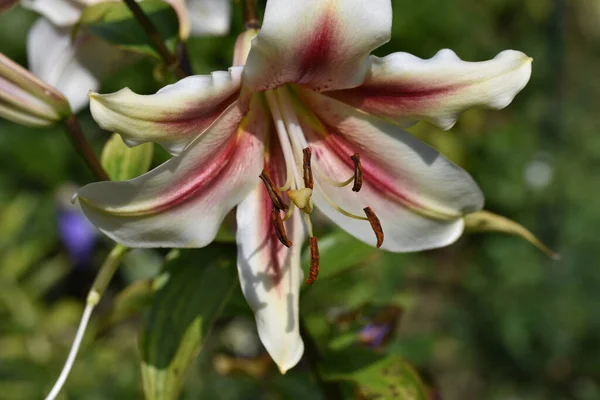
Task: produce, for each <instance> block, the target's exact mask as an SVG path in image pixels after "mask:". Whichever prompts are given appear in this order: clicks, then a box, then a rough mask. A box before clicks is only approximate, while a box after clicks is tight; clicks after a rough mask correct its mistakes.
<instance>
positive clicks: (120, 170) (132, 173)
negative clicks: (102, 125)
mask: <svg viewBox="0 0 600 400" xmlns="http://www.w3.org/2000/svg"><path fill="white" fill-rule="evenodd" d="M153 152H154V146H153V144H152V143H144V144H142V145H139V146H136V147H131V148H130V147H127V145H126V144H125V143H123V140H122V139H121V136H119V135H118V134H116V133H115V134H113V135H112V136H111V138H110V139H109V140H108V141H107V142H106V144H105V145H104V149H103V150H102V166H103V167H104V169H105V170H106V172H107V173H108V176H110V179H112V180H113V181H125V180H128V179H132V178H135V177H136V176H140V175H142V174H143V173H144V172H146V171H148V169H149V168H150V163H151V162H152V154H153Z"/></svg>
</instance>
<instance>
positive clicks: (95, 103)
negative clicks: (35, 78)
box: [90, 67, 242, 154]
mask: <svg viewBox="0 0 600 400" xmlns="http://www.w3.org/2000/svg"><path fill="white" fill-rule="evenodd" d="M241 73H242V67H233V68H230V69H229V72H221V71H220V72H214V73H212V74H211V75H202V76H200V75H198V76H190V77H188V78H185V79H182V80H180V81H179V82H177V83H175V84H173V85H169V86H165V87H164V88H162V89H161V90H159V91H158V92H157V93H156V94H154V95H138V94H135V93H133V92H132V91H131V90H129V89H127V88H125V89H122V90H120V91H118V92H116V93H112V94H108V95H98V94H92V95H91V107H90V108H91V111H92V115H93V117H94V119H95V120H96V122H98V125H100V126H101V127H102V128H103V129H105V130H107V131H110V132H118V133H120V134H121V135H122V136H123V139H124V140H125V143H127V144H128V145H130V146H133V145H137V144H140V143H144V142H156V143H159V144H161V145H162V146H163V147H165V148H166V149H167V150H169V151H170V152H171V153H172V154H178V153H179V152H180V151H181V150H183V148H184V147H185V146H186V145H187V144H188V143H190V142H191V141H192V140H193V139H194V138H196V137H197V136H199V135H200V134H202V133H203V132H204V131H205V130H206V128H208V127H209V126H210V125H211V124H212V123H213V122H214V121H215V119H217V118H218V117H219V115H220V114H221V113H222V112H223V110H224V109H226V108H227V107H228V106H229V105H230V104H231V103H233V102H234V101H235V100H236V98H237V97H238V93H239V88H240V80H241Z"/></svg>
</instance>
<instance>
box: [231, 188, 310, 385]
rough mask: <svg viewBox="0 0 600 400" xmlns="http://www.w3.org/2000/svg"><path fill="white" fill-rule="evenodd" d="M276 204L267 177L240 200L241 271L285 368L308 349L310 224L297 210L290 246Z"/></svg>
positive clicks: (264, 333) (268, 341)
mask: <svg viewBox="0 0 600 400" xmlns="http://www.w3.org/2000/svg"><path fill="white" fill-rule="evenodd" d="M272 207H273V206H272V203H271V200H270V198H269V195H268V194H267V191H266V190H265V187H264V186H263V185H262V183H261V184H259V185H257V186H256V187H255V189H254V190H253V191H252V193H250V195H249V196H248V197H247V198H246V199H245V200H244V201H243V202H242V203H241V204H240V205H239V206H238V208H237V239H236V240H237V243H238V273H239V277H240V284H241V287H242V292H243V293H244V296H245V297H246V301H248V304H249V305H250V307H251V308H252V310H253V311H254V313H255V318H256V325H257V328H258V334H259V336H260V339H261V341H262V343H263V345H264V346H265V348H266V349H267V351H268V352H269V354H270V355H271V358H272V359H273V360H274V361H275V363H276V364H277V366H278V367H279V370H280V371H281V373H285V372H286V371H287V370H289V369H290V368H292V367H293V366H294V365H296V364H297V363H298V361H299V360H300V358H301V357H302V353H303V352H304V343H303V342H302V338H301V337H300V332H299V321H298V298H299V294H300V286H301V284H302V280H303V272H302V268H301V267H300V251H301V248H302V241H303V239H304V231H303V229H304V228H303V226H302V221H301V218H300V213H298V212H296V213H294V215H293V216H292V218H290V219H289V220H288V221H286V222H285V223H284V224H285V228H286V232H287V235H288V238H289V239H290V240H291V241H292V242H293V245H292V247H291V248H289V249H288V248H287V247H285V246H283V245H282V244H281V243H280V242H279V240H278V239H277V236H276V234H275V230H274V228H273V224H272V223H271V209H272Z"/></svg>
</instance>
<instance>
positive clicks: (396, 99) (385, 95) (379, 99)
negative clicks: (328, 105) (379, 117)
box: [325, 83, 460, 113]
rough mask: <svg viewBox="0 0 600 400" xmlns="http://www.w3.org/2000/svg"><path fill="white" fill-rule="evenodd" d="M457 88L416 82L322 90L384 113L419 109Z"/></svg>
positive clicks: (358, 105) (344, 100) (329, 94)
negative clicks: (417, 83)
mask: <svg viewBox="0 0 600 400" xmlns="http://www.w3.org/2000/svg"><path fill="white" fill-rule="evenodd" d="M457 89H460V87H459V86H441V87H430V86H426V85H415V84H408V83H407V84H401V83H400V84H399V83H390V84H377V85H369V84H365V85H363V86H360V87H357V88H355V89H348V90H340V91H335V92H327V93H325V94H326V95H327V96H330V97H333V98H334V99H337V100H340V101H343V102H345V103H347V104H350V105H352V106H354V107H356V108H359V109H361V110H366V111H369V110H378V111H379V112H382V111H383V112H384V113H396V112H398V111H401V112H403V113H408V112H411V111H413V110H419V109H421V108H422V107H423V105H426V104H428V103H431V102H433V101H439V100H440V98H441V97H443V96H445V95H449V94H451V93H452V92H453V91H455V90H457Z"/></svg>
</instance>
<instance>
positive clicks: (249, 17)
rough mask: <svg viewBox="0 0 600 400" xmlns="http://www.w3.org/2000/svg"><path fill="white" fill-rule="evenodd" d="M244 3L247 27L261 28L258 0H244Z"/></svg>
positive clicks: (245, 24)
mask: <svg viewBox="0 0 600 400" xmlns="http://www.w3.org/2000/svg"><path fill="white" fill-rule="evenodd" d="M243 3H244V26H245V27H246V29H260V20H259V19H258V9H257V7H256V0H243Z"/></svg>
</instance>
